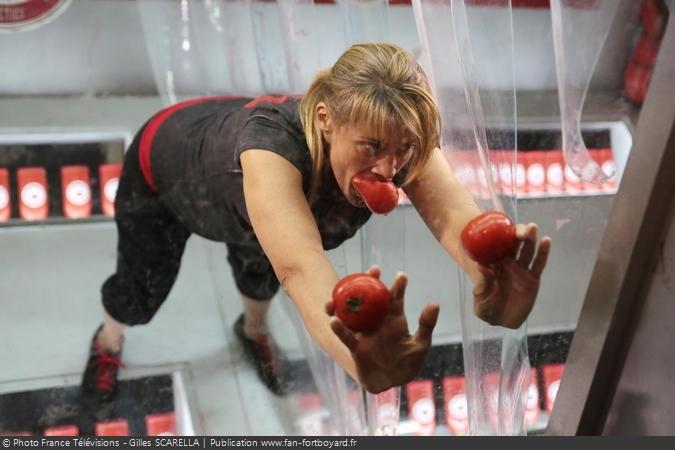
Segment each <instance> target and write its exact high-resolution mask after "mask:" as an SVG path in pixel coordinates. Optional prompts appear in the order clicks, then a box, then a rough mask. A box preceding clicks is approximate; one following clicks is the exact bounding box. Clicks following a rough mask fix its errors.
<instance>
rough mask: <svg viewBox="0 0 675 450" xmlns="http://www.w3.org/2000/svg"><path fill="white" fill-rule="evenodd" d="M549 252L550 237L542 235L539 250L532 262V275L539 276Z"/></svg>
mask: <svg viewBox="0 0 675 450" xmlns="http://www.w3.org/2000/svg"><path fill="white" fill-rule="evenodd" d="M549 253H551V238H550V237H548V236H544V237H543V238H542V239H541V241H540V242H539V250H538V251H537V256H535V258H534V262H533V263H532V275H534V276H535V277H537V278H539V277H541V273H542V272H543V271H544V267H546V261H547V260H548V255H549Z"/></svg>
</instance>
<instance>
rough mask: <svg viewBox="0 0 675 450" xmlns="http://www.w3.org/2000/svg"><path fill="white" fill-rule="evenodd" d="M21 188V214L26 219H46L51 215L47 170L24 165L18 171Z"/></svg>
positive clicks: (18, 183)
mask: <svg viewBox="0 0 675 450" xmlns="http://www.w3.org/2000/svg"><path fill="white" fill-rule="evenodd" d="M16 178H17V185H18V188H19V215H20V216H21V218H22V219H24V220H45V219H46V218H47V216H49V194H48V190H47V189H48V185H47V171H46V170H45V169H44V168H42V167H22V168H20V169H17V171H16Z"/></svg>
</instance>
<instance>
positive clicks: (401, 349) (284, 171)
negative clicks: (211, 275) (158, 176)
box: [241, 149, 435, 392]
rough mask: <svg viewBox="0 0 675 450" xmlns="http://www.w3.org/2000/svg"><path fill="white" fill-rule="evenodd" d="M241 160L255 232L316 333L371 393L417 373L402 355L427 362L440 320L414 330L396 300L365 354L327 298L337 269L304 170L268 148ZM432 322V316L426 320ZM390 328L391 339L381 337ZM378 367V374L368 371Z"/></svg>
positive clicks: (244, 155) (309, 328) (249, 152)
mask: <svg viewBox="0 0 675 450" xmlns="http://www.w3.org/2000/svg"><path fill="white" fill-rule="evenodd" d="M241 164H242V168H243V173H244V196H245V198H246V208H247V211H248V214H249V217H250V219H251V223H252V225H253V228H254V230H255V233H256V236H257V238H258V240H259V242H260V244H261V246H262V248H263V250H264V251H265V254H266V255H267V257H268V258H269V260H270V262H271V263H272V266H273V267H274V271H275V273H276V275H277V277H278V278H279V280H280V282H281V285H282V286H283V288H284V290H285V291H286V292H287V294H288V295H289V297H290V298H291V299H292V300H293V303H294V304H295V306H296V308H297V310H298V312H299V313H300V316H301V318H302V320H303V322H304V324H305V327H306V328H307V331H308V332H309V334H310V336H311V337H312V338H313V339H314V340H315V341H316V342H317V343H318V344H319V345H320V346H321V347H322V348H323V350H324V351H326V353H328V354H329V355H330V356H331V357H332V358H333V359H334V360H335V361H337V362H338V364H340V366H342V368H344V369H345V371H347V373H349V374H350V375H351V376H352V377H353V378H354V379H355V380H357V381H359V382H360V383H361V384H362V385H363V386H364V388H366V389H367V390H369V391H371V392H379V391H382V390H385V389H388V388H389V387H391V386H394V385H397V384H401V383H403V382H406V381H409V380H410V379H412V376H414V375H415V373H412V374H409V373H408V372H409V370H408V369H406V370H405V371H404V370H403V369H402V367H401V365H400V362H401V361H402V360H403V358H404V357H408V358H410V354H414V355H416V357H417V358H418V359H420V361H423V359H424V356H425V355H426V352H427V351H428V348H429V345H430V339H429V342H426V340H425V339H424V337H425V336H426V335H427V334H429V335H430V334H431V329H433V325H432V326H431V329H429V330H427V331H423V332H422V337H419V338H418V337H417V336H410V334H409V333H408V332H407V321H406V320H405V316H404V315H403V313H402V310H401V311H399V310H398V309H396V308H394V307H392V308H391V311H390V314H389V316H390V317H389V319H388V320H389V322H388V325H387V324H385V326H383V327H382V328H381V329H380V331H378V332H376V333H375V336H376V337H373V336H370V337H369V339H368V344H367V346H368V348H369V349H370V350H371V352H370V353H364V352H363V349H364V347H363V346H359V345H358V342H360V341H362V340H363V339H362V336H360V335H351V334H349V333H346V332H345V330H343V329H342V328H341V324H340V323H339V321H337V319H334V318H331V317H330V316H329V315H328V314H326V310H325V304H326V301H327V300H328V299H330V298H331V294H332V290H333V287H334V286H335V283H336V282H337V281H338V275H337V273H336V271H335V269H334V268H333V266H332V264H331V263H330V261H329V260H328V259H327V258H326V257H325V255H324V251H323V245H322V241H321V235H320V234H319V230H318V228H317V226H316V222H315V220H314V217H313V215H312V212H311V209H310V206H309V204H308V202H307V200H306V199H305V195H304V193H303V190H302V176H301V174H300V172H299V171H298V170H297V169H296V168H295V167H294V166H293V165H292V164H291V163H290V162H288V161H287V160H286V159H284V158H283V157H281V156H279V155H277V154H275V153H272V152H269V151H266V150H255V149H252V150H247V151H245V152H243V153H242V156H241ZM400 283H401V282H400V281H399V284H398V287H397V285H396V283H395V285H394V287H393V288H392V289H393V290H394V292H398V293H399V294H400V295H399V296H400V301H401V302H402V295H403V292H404V290H405V289H404V285H405V284H404V285H403V287H401V286H400ZM399 304H400V302H399ZM432 312H433V311H432ZM394 319H396V320H394ZM336 322H337V323H336ZM429 322H430V320H425V321H424V324H425V326H426V324H428V323H429ZM433 322H434V323H435V320H434V321H433ZM403 323H405V327H402V326H401V325H402V324H403ZM334 330H335V331H334ZM336 333H337V334H336ZM385 334H388V335H389V338H386V339H385V338H381V339H378V338H377V336H380V335H382V336H384V335H385ZM338 336H339V337H338ZM350 338H352V339H350ZM397 338H398V339H397ZM343 342H344V344H343ZM380 354H389V355H393V357H392V358H390V359H388V360H385V361H383V362H382V361H380V360H376V358H377V357H378V355H380ZM375 366H377V367H378V371H377V374H376V375H374V376H371V375H369V374H370V372H372V371H373V367H375ZM420 367H421V362H420ZM418 369H419V367H418Z"/></svg>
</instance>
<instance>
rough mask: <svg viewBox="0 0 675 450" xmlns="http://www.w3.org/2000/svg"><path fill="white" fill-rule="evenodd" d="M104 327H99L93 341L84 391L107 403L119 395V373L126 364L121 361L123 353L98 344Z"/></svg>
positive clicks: (83, 384) (84, 378) (84, 381)
mask: <svg viewBox="0 0 675 450" xmlns="http://www.w3.org/2000/svg"><path fill="white" fill-rule="evenodd" d="M102 327H103V326H102V325H101V326H100V327H98V329H97V330H96V332H95V333H94V337H93V338H92V340H91V346H90V348H89V360H88V361H87V367H86V368H85V369H84V375H83V376H82V389H83V390H84V392H86V393H88V394H90V395H94V396H96V398H97V399H98V400H101V401H107V400H110V399H112V398H113V397H114V396H115V394H116V393H117V371H118V370H119V368H120V367H124V363H122V360H121V359H120V355H121V353H122V352H121V351H120V352H117V353H115V352H111V351H109V350H106V349H105V348H103V347H102V346H101V345H100V344H99V343H98V342H96V338H97V337H98V333H99V331H101V328H102Z"/></svg>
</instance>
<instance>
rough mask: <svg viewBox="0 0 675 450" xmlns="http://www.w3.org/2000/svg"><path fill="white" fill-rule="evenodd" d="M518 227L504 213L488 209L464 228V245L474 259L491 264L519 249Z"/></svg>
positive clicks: (487, 264)
mask: <svg viewBox="0 0 675 450" xmlns="http://www.w3.org/2000/svg"><path fill="white" fill-rule="evenodd" d="M518 244H519V240H518V238H517V237H516V227H515V225H514V224H513V222H512V221H511V219H510V218H509V216H507V215H506V214H504V213H501V212H499V211H488V212H485V213H483V214H480V215H479V216H477V217H476V218H474V219H473V220H471V221H470V222H469V223H468V224H467V225H466V226H465V227H464V229H463V230H462V245H463V246H464V250H465V251H466V253H467V254H468V255H469V257H470V258H471V259H473V260H474V261H476V262H478V263H480V264H482V265H484V266H489V265H490V264H496V263H499V262H501V261H502V260H503V259H504V258H506V257H508V256H513V255H514V254H515V253H516V250H517V249H518Z"/></svg>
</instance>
